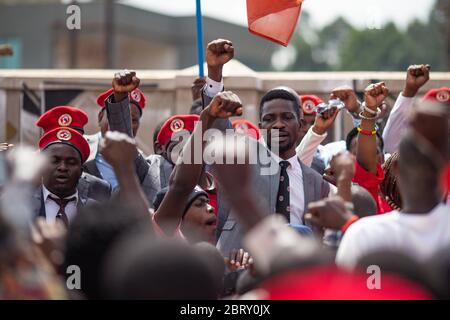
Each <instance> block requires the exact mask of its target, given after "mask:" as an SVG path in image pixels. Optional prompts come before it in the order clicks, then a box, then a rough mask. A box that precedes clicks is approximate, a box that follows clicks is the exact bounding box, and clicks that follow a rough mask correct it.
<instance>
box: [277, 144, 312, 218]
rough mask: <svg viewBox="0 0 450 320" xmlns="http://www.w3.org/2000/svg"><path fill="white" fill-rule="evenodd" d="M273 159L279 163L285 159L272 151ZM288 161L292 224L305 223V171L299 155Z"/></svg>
mask: <svg viewBox="0 0 450 320" xmlns="http://www.w3.org/2000/svg"><path fill="white" fill-rule="evenodd" d="M272 156H273V159H274V160H275V161H276V162H277V163H278V164H279V163H280V162H281V161H283V159H281V158H280V157H278V156H277V155H276V154H274V153H272ZM286 161H288V162H289V167H288V168H287V170H286V172H287V174H288V177H289V201H290V203H289V206H290V209H291V210H290V219H291V222H290V223H291V224H303V221H302V219H303V214H304V213H305V192H304V190H303V172H302V167H301V165H300V162H299V159H298V156H297V155H295V156H293V157H291V158H289V159H287V160H286Z"/></svg>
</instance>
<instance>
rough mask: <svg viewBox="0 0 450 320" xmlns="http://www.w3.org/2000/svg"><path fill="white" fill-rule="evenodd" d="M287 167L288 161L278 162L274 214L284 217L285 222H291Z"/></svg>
mask: <svg viewBox="0 0 450 320" xmlns="http://www.w3.org/2000/svg"><path fill="white" fill-rule="evenodd" d="M288 167H289V161H281V162H280V168H281V171H280V184H279V186H278V194H277V206H276V212H277V213H279V214H281V215H283V216H285V217H286V219H287V221H288V222H290V221H291V208H290V197H289V176H288V173H287V168H288Z"/></svg>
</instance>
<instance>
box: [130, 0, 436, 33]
mask: <svg viewBox="0 0 450 320" xmlns="http://www.w3.org/2000/svg"><path fill="white" fill-rule="evenodd" d="M274 1H275V0H274ZM122 2H125V3H128V4H131V5H133V6H136V7H140V8H144V9H149V10H152V11H156V12H160V13H164V14H168V15H174V16H180V15H193V14H195V0H123V1H122ZM434 2H435V0H305V1H304V3H303V5H302V10H305V11H307V12H308V13H309V14H310V15H311V20H312V24H313V25H314V26H315V27H320V26H323V25H326V24H328V23H329V22H331V21H333V20H334V19H335V18H336V17H338V16H344V17H345V18H346V19H347V20H348V21H349V22H350V23H352V24H354V25H356V26H359V27H367V26H368V25H373V24H378V25H382V24H384V23H385V22H386V21H394V22H395V23H396V24H397V25H398V26H399V27H405V26H406V25H407V24H408V23H409V22H410V21H411V20H413V19H416V18H417V19H420V20H422V21H425V20H426V19H427V17H428V15H429V13H430V10H431V8H432V6H433V4H434ZM246 10H247V9H246V0H202V11H203V14H204V15H207V16H210V17H214V18H218V19H221V20H225V21H229V22H233V23H236V24H240V25H246V24H247V17H246Z"/></svg>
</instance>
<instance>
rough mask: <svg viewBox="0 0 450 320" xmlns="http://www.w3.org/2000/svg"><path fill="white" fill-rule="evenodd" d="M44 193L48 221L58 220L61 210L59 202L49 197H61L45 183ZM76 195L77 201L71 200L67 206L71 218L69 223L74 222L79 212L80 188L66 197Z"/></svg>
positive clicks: (67, 213)
mask: <svg viewBox="0 0 450 320" xmlns="http://www.w3.org/2000/svg"><path fill="white" fill-rule="evenodd" d="M42 193H43V196H44V205H45V217H46V220H47V222H48V223H54V222H55V220H56V215H57V214H58V212H59V204H57V203H56V202H55V201H53V200H52V199H50V198H49V196H50V195H51V196H53V197H56V198H59V197H58V196H57V195H54V194H53V193H51V192H50V191H49V190H48V189H47V188H46V187H45V186H44V185H42ZM73 197H75V201H70V202H69V203H68V204H67V206H66V208H65V210H64V211H65V212H66V215H67V218H68V219H69V223H70V222H72V220H73V218H74V217H75V215H76V213H77V203H78V200H79V199H78V190H77V191H76V192H75V193H74V194H72V195H71V196H69V197H65V198H64V199H70V198H73Z"/></svg>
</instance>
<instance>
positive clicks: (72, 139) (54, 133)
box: [39, 127, 91, 163]
mask: <svg viewBox="0 0 450 320" xmlns="http://www.w3.org/2000/svg"><path fill="white" fill-rule="evenodd" d="M54 143H65V144H68V145H71V146H72V147H74V148H75V149H77V150H78V152H79V153H80V155H81V162H82V163H84V162H86V160H87V159H88V158H89V153H90V151H91V150H90V148H89V144H88V143H87V141H86V139H84V137H83V136H82V135H81V134H80V133H79V132H78V131H75V130H73V129H71V128H68V127H59V128H55V129H53V130H50V131H49V132H47V133H46V134H44V135H43V136H42V138H41V140H39V149H40V150H41V151H42V150H44V149H45V148H47V147H48V146H49V145H51V144H54Z"/></svg>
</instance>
